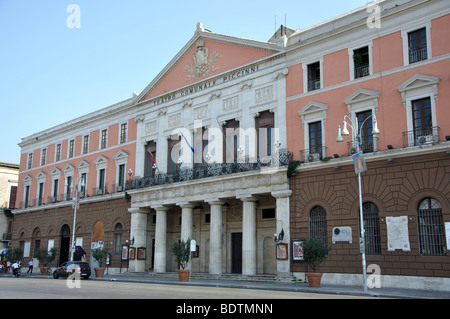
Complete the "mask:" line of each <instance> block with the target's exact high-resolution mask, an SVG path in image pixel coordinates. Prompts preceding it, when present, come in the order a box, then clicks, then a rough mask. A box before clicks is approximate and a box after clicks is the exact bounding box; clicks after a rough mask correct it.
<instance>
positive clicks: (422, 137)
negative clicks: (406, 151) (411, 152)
mask: <svg viewBox="0 0 450 319" xmlns="http://www.w3.org/2000/svg"><path fill="white" fill-rule="evenodd" d="M439 130H440V128H439V126H434V127H430V128H427V129H417V130H414V131H407V132H403V147H409V146H420V145H425V144H435V143H438V142H439Z"/></svg>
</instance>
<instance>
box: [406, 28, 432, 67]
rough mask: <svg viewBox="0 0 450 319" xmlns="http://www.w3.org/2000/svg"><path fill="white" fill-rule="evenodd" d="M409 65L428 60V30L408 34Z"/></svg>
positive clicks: (423, 29)
mask: <svg viewBox="0 0 450 319" xmlns="http://www.w3.org/2000/svg"><path fill="white" fill-rule="evenodd" d="M408 53H409V63H415V62H419V61H422V60H426V59H427V58H428V50H427V33H426V28H422V29H419V30H415V31H413V32H409V33H408Z"/></svg>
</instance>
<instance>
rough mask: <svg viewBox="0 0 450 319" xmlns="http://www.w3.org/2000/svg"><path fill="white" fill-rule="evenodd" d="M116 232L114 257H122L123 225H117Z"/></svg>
mask: <svg viewBox="0 0 450 319" xmlns="http://www.w3.org/2000/svg"><path fill="white" fill-rule="evenodd" d="M114 230H115V231H116V232H117V233H115V234H114V256H120V255H121V254H122V245H123V243H122V232H121V231H122V230H123V227H122V224H121V223H117V224H116V226H114Z"/></svg>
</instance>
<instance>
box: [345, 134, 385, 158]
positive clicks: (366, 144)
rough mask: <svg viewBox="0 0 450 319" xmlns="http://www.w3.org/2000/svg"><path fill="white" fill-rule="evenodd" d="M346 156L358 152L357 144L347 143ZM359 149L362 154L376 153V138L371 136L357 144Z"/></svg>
mask: <svg viewBox="0 0 450 319" xmlns="http://www.w3.org/2000/svg"><path fill="white" fill-rule="evenodd" d="M347 149H348V155H350V156H351V155H353V154H355V153H356V152H357V150H358V142H347ZM359 149H360V150H361V151H362V152H363V153H372V152H376V151H378V137H376V136H373V137H372V138H371V139H369V140H365V141H362V142H361V143H359Z"/></svg>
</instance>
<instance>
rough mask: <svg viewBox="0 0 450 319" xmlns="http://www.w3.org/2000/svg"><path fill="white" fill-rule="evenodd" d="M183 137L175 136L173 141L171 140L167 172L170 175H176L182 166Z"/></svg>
mask: <svg viewBox="0 0 450 319" xmlns="http://www.w3.org/2000/svg"><path fill="white" fill-rule="evenodd" d="M180 144H181V136H178V137H177V135H175V136H172V139H170V140H169V148H168V152H169V154H168V156H167V158H168V163H167V172H168V173H169V174H175V173H177V172H178V168H179V166H180V165H181V162H179V160H181V145H180Z"/></svg>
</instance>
